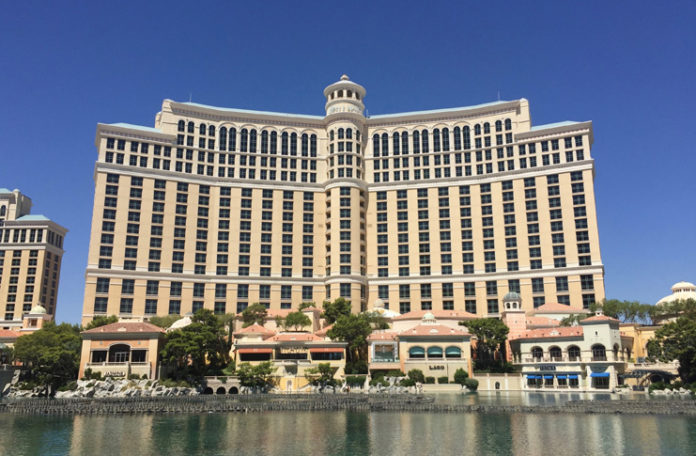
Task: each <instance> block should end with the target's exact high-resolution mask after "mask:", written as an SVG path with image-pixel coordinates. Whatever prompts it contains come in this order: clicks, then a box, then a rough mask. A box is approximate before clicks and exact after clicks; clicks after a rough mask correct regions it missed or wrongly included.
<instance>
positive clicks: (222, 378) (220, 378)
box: [218, 377, 227, 383]
mask: <svg viewBox="0 0 696 456" xmlns="http://www.w3.org/2000/svg"><path fill="white" fill-rule="evenodd" d="M218 380H220V381H221V382H222V383H227V377H218Z"/></svg>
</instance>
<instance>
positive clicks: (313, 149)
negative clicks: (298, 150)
mask: <svg viewBox="0 0 696 456" xmlns="http://www.w3.org/2000/svg"><path fill="white" fill-rule="evenodd" d="M309 155H310V156H311V157H316V156H317V135H312V136H310V137H309Z"/></svg>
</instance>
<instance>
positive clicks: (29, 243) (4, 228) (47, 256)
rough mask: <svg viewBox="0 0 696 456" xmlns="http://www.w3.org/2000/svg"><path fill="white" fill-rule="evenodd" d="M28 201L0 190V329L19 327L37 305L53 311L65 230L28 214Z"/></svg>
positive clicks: (51, 313)
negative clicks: (25, 316)
mask: <svg viewBox="0 0 696 456" xmlns="http://www.w3.org/2000/svg"><path fill="white" fill-rule="evenodd" d="M31 206H32V201H31V198H29V197H28V196H26V195H24V194H22V193H21V192H20V191H19V190H8V189H6V188H0V329H18V328H21V327H22V319H23V315H25V314H27V313H29V312H30V311H31V310H32V309H36V308H37V306H40V307H43V308H44V310H45V311H46V313H47V314H48V315H50V316H51V317H52V316H54V315H55V312H56V300H57V297H58V282H59V281H60V265H61V260H62V258H63V239H64V238H65V234H66V233H67V231H68V230H66V229H65V228H63V227H62V226H60V225H58V224H57V223H55V222H53V221H51V220H49V219H48V218H46V217H45V216H43V215H39V214H31V213H30V212H31Z"/></svg>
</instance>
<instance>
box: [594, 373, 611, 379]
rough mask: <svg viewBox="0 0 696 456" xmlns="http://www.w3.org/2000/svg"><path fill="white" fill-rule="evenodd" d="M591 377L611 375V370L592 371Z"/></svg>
mask: <svg viewBox="0 0 696 456" xmlns="http://www.w3.org/2000/svg"><path fill="white" fill-rule="evenodd" d="M590 377H600V378H602V377H609V372H592V373H591V374H590Z"/></svg>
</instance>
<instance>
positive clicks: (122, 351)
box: [109, 344, 131, 363]
mask: <svg viewBox="0 0 696 456" xmlns="http://www.w3.org/2000/svg"><path fill="white" fill-rule="evenodd" d="M130 350H131V348H130V346H129V345H126V344H114V345H112V346H111V347H109V362H110V363H127V362H128V361H129V360H130Z"/></svg>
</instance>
